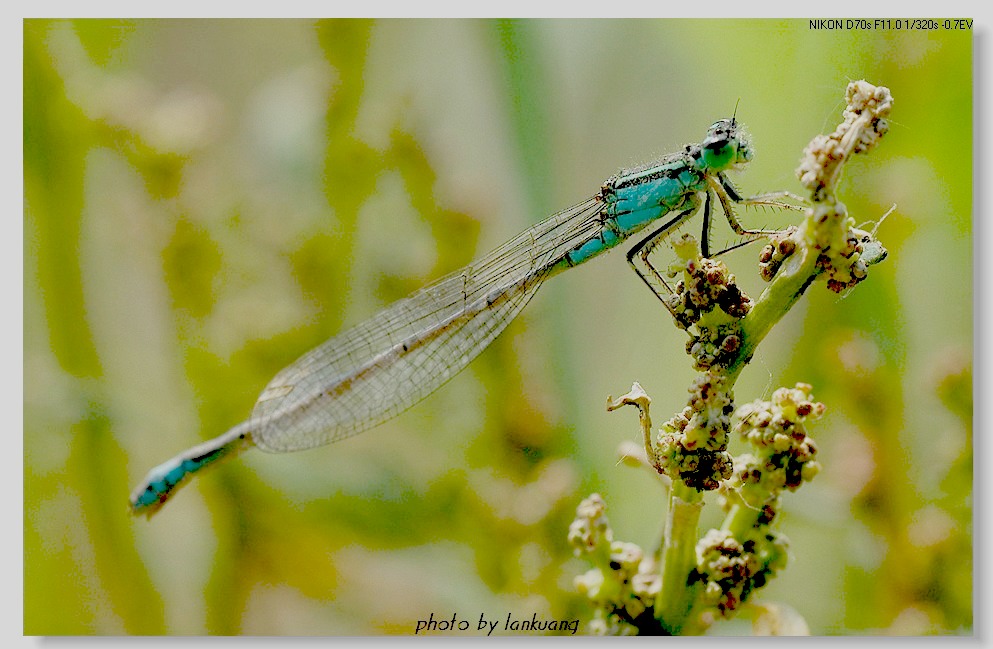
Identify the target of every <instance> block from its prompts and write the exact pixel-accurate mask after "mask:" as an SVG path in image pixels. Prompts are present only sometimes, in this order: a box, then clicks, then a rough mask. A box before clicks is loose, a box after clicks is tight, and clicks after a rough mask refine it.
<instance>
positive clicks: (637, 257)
mask: <svg viewBox="0 0 993 649" xmlns="http://www.w3.org/2000/svg"><path fill="white" fill-rule="evenodd" d="M698 208H699V201H698V200H694V201H693V204H692V206H691V207H690V208H688V209H686V210H683V211H682V212H680V213H679V214H677V215H676V217H675V218H673V219H670V220H669V221H668V222H667V223H665V224H663V225H662V226H661V227H659V228H658V229H656V230H655V231H654V232H652V233H651V234H649V235H648V236H647V237H645V238H643V239H642V240H641V241H639V242H638V243H637V244H636V245H635V246H634V247H632V248H631V249H630V250H629V251H628V253H627V260H628V264H630V265H631V268H633V269H634V272H635V273H637V274H638V277H640V278H641V281H643V282H644V283H645V286H647V287H648V289H649V290H650V291H651V292H652V293H653V294H654V295H655V297H657V298H658V299H659V300H660V301H661V302H662V304H664V305H665V308H666V309H668V310H669V313H671V314H672V315H673V317H676V313H675V312H674V311H673V310H672V307H671V306H669V300H668V296H669V295H672V294H673V290H672V288H671V287H670V286H669V284H668V283H667V282H666V281H665V279H664V278H663V277H662V274H661V273H659V271H658V270H657V269H656V268H655V266H653V265H652V263H651V262H650V261H649V260H648V257H649V255H651V254H652V251H654V250H655V248H656V247H657V246H658V245H659V244H660V243H661V242H662V241H664V240H665V239H666V238H667V237H668V236H669V235H670V234H672V232H673V230H675V229H676V228H678V227H679V226H681V225H682V224H683V223H684V222H685V221H686V220H687V219H688V218H689V217H691V216H693V214H694V213H695V212H696V211H697V209H698ZM709 219H710V193H709V192H708V194H707V201H706V203H705V204H704V222H705V223H707V222H709ZM638 261H640V263H641V264H642V265H644V267H645V269H646V271H645V272H643V271H642V269H641V268H639V267H638V263H637V262H638ZM649 275H651V276H653V277H654V278H655V279H656V280H658V282H659V283H661V284H662V286H664V287H665V290H666V291H667V292H668V295H665V296H663V295H662V293H660V292H659V291H658V289H657V288H656V287H655V286H654V285H653V284H652V282H651V280H650V279H649Z"/></svg>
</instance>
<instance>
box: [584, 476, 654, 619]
mask: <svg viewBox="0 0 993 649" xmlns="http://www.w3.org/2000/svg"><path fill="white" fill-rule="evenodd" d="M605 510H606V503H604V500H603V498H602V497H601V496H600V495H599V494H593V495H591V496H590V497H589V498H587V499H585V500H583V501H582V502H581V503H580V504H579V507H577V508H576V518H575V520H574V521H573V522H572V524H571V525H570V526H569V543H570V544H571V545H572V546H573V550H574V552H575V553H576V555H577V556H581V555H587V556H588V557H589V558H590V559H591V560H592V561H593V562H594V565H595V566H596V567H594V568H593V569H592V570H589V571H587V572H586V573H585V574H583V575H580V576H578V577H576V578H575V580H574V584H575V586H576V590H577V591H579V593H580V594H581V595H583V596H584V597H586V598H587V599H589V600H590V602H591V603H592V604H593V606H594V608H595V613H594V618H593V620H592V621H591V623H590V626H589V629H588V630H589V631H590V632H591V633H593V634H596V635H629V634H634V633H636V632H637V626H636V622H635V621H636V620H639V619H654V618H653V616H652V607H653V605H654V602H655V597H656V596H657V595H658V593H659V590H660V589H661V587H662V585H661V577H660V575H659V570H658V564H657V562H656V561H655V559H654V558H652V557H650V556H647V557H646V556H645V553H644V552H643V551H642V549H641V548H640V547H639V546H637V545H635V544H634V543H626V542H624V541H614V540H613V532H612V530H611V529H610V525H609V523H608V522H607V517H606V514H605Z"/></svg>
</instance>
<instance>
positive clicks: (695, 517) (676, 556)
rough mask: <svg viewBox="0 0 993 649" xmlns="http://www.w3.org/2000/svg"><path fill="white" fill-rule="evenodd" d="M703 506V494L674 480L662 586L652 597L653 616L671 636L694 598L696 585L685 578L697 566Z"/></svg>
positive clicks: (678, 627) (670, 493)
mask: <svg viewBox="0 0 993 649" xmlns="http://www.w3.org/2000/svg"><path fill="white" fill-rule="evenodd" d="M702 509H703V495H702V494H701V493H700V492H699V491H697V490H696V489H693V488H691V487H687V486H686V485H684V484H683V482H682V481H681V480H674V481H673V483H672V488H671V489H670V490H669V512H668V515H667V517H666V523H665V546H664V549H663V554H662V589H661V590H660V591H659V594H658V597H657V598H656V600H655V611H656V613H655V616H656V618H657V619H658V620H659V622H660V623H661V624H662V626H663V627H664V628H665V629H666V630H667V631H669V632H670V633H672V634H673V635H677V634H679V632H680V630H681V629H682V628H683V626H684V625H685V624H686V620H687V617H688V615H689V613H690V610H691V609H692V607H693V601H694V599H695V598H696V588H694V587H692V586H690V585H689V584H687V579H688V578H689V575H690V573H691V572H692V571H693V569H694V568H695V567H696V542H697V536H698V535H697V523H698V521H699V519H700V511H701V510H702Z"/></svg>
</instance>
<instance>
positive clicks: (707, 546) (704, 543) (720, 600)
mask: <svg viewBox="0 0 993 649" xmlns="http://www.w3.org/2000/svg"><path fill="white" fill-rule="evenodd" d="M696 556H697V565H696V570H695V572H694V574H693V575H692V577H691V579H692V580H693V581H694V582H702V583H703V598H704V600H705V601H706V602H707V603H708V604H709V605H711V606H713V607H714V608H715V609H716V610H717V612H718V614H719V615H721V616H722V617H730V615H731V614H732V613H733V612H734V611H736V610H737V609H738V606H739V605H740V604H741V603H742V602H744V601H745V600H746V599H747V598H748V596H749V595H750V594H751V593H752V591H754V590H756V589H758V588H761V587H762V586H764V585H765V584H766V583H767V582H768V581H769V580H770V579H771V578H772V577H773V576H774V575H775V573H776V572H778V571H779V570H782V569H783V568H785V567H786V560H787V542H786V539H785V537H783V536H782V535H780V534H778V533H777V532H774V531H772V530H770V529H768V528H763V529H761V530H759V529H756V530H752V531H750V532H749V533H747V534H746V538H745V539H744V540H739V539H737V538H735V535H734V534H733V533H732V532H730V531H728V530H717V529H711V530H710V531H708V532H707V534H706V535H704V537H703V538H702V539H700V542H699V543H697V546H696Z"/></svg>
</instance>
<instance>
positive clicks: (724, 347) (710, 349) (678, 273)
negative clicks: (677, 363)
mask: <svg viewBox="0 0 993 649" xmlns="http://www.w3.org/2000/svg"><path fill="white" fill-rule="evenodd" d="M673 248H674V249H675V251H676V254H677V256H678V260H677V261H676V262H674V263H673V264H672V265H670V266H669V271H668V275H669V277H671V278H675V277H679V280H678V281H677V282H676V286H675V292H674V293H673V295H672V296H671V297H670V298H669V302H668V305H669V309H670V310H671V311H672V314H673V316H674V318H675V320H676V324H677V325H678V326H679V327H680V328H682V329H689V328H690V327H691V326H693V325H696V329H697V333H696V334H695V335H692V337H691V338H690V340H689V342H688V343H687V345H686V352H687V353H688V354H689V355H690V356H691V357H692V358H693V361H694V367H695V369H697V370H706V369H709V368H710V367H713V366H715V365H719V366H726V365H727V364H728V363H729V362H730V361H731V360H732V359H733V358H734V356H735V354H736V352H737V351H738V349H739V348H740V347H741V338H740V336H739V335H738V320H739V319H741V318H743V317H745V315H746V314H747V313H748V312H749V311H750V310H751V308H752V300H751V298H749V297H748V296H747V295H745V294H744V293H742V292H741V289H740V288H739V287H738V284H737V282H736V280H735V277H734V275H733V274H731V273H730V272H729V271H728V268H727V266H725V265H724V263H723V262H720V261H717V260H715V259H708V258H706V257H702V256H701V254H700V247H699V245H698V243H697V241H696V239H694V238H693V237H692V236H690V235H688V234H686V235H683V237H682V238H681V239H680V240H679V241H677V242H676V243H675V244H673Z"/></svg>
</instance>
